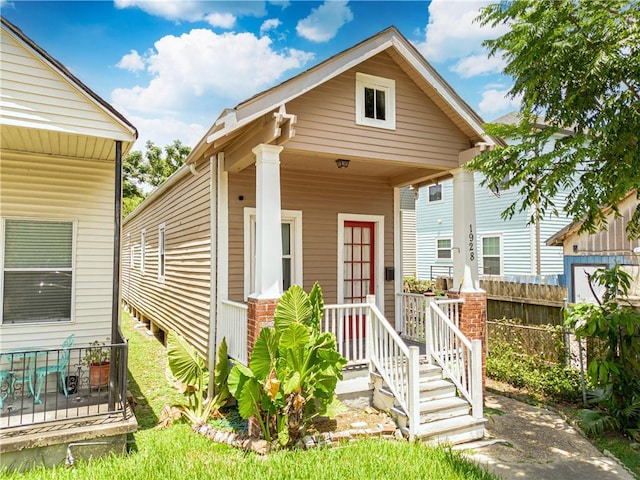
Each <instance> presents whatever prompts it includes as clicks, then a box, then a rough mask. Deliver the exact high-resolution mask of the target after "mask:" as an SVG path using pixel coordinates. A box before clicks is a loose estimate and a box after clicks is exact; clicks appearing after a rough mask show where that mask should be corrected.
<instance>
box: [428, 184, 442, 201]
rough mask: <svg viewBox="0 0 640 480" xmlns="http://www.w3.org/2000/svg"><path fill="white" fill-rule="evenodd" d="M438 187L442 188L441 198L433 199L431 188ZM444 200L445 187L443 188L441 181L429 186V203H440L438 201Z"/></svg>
mask: <svg viewBox="0 0 640 480" xmlns="http://www.w3.org/2000/svg"><path fill="white" fill-rule="evenodd" d="M436 187H438V188H440V200H431V189H432V188H436ZM443 200H444V188H442V184H441V183H435V184H433V185H429V186H428V187H427V203H438V202H442V201H443Z"/></svg>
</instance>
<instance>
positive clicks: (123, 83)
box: [0, 0, 518, 149]
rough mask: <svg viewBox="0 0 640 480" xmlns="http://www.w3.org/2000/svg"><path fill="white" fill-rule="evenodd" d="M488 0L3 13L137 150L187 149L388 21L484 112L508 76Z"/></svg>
mask: <svg viewBox="0 0 640 480" xmlns="http://www.w3.org/2000/svg"><path fill="white" fill-rule="evenodd" d="M486 3H488V1H486V0H433V1H431V2H429V1H407V2H405V1H380V0H379V1H342V0H332V1H325V2H316V1H217V2H202V1H188V0H184V1H170V0H156V1H151V0H115V1H88V2H85V1H70V2H64V1H52V2H39V1H8V0H0V7H1V9H2V15H3V16H5V17H6V18H7V19H8V20H9V21H11V22H12V23H13V24H15V25H16V26H17V27H18V28H20V29H22V31H23V32H24V33H25V34H26V35H27V36H28V37H30V38H31V39H32V40H34V41H35V42H36V43H38V44H39V45H40V46H41V47H42V48H44V49H45V50H46V51H47V52H49V54H51V55H52V56H53V57H54V58H56V59H57V60H59V61H60V62H62V63H63V64H64V65H65V66H66V67H67V68H68V69H69V70H71V71H72V72H73V73H74V75H76V76H77V77H78V78H79V79H80V80H82V81H83V82H84V83H85V84H86V85H88V86H89V87H90V88H91V89H92V90H94V91H95V92H96V93H97V94H98V95H100V96H101V97H102V98H104V99H105V100H107V101H108V102H110V103H111V104H112V105H113V106H114V107H115V108H116V109H118V110H119V111H120V112H121V113H123V114H124V115H125V116H126V117H127V118H128V119H129V120H130V121H131V122H132V123H133V124H134V125H135V126H136V127H137V128H138V131H139V133H140V138H139V141H138V143H137V144H136V146H135V148H138V149H142V148H143V147H144V143H145V142H146V141H147V140H152V141H154V142H155V143H156V144H157V145H160V146H164V145H166V144H169V143H171V142H172V141H173V140H175V139H179V140H182V141H183V143H185V144H188V145H191V146H193V145H194V144H195V143H196V142H197V141H198V140H199V139H200V138H201V137H202V135H203V134H204V133H205V131H206V130H207V129H208V127H209V126H210V125H211V124H212V123H213V122H214V121H215V120H216V118H217V117H218V115H219V114H220V113H221V112H222V110H223V109H224V108H227V107H234V106H235V105H236V104H237V103H239V102H240V101H242V100H244V99H246V98H248V97H250V96H252V95H254V94H256V93H258V92H260V91H262V90H265V89H267V88H269V87H271V86H273V85H276V84H278V83H280V82H282V81H283V80H286V79H287V78H290V77H292V76H294V75H295V74H297V73H299V72H301V71H304V70H306V69H307V68H309V67H311V66H313V65H316V64H317V63H319V62H321V61H323V60H325V59H327V58H328V57H330V56H332V55H334V54H336V53H339V52H341V51H342V50H344V49H346V48H349V47H351V46H352V45H354V44H356V43H358V42H360V41H362V40H364V39H366V38H368V37H370V36H372V35H374V34H376V33H377V32H379V31H381V30H383V29H385V28H387V27H389V26H391V25H394V26H395V27H397V28H398V30H400V32H402V34H403V35H404V36H405V37H407V38H408V39H409V40H410V41H411V42H412V43H413V44H414V45H415V46H416V47H417V48H418V49H419V50H420V51H421V52H422V53H423V55H424V56H425V57H426V58H427V60H428V61H429V62H430V63H431V64H432V65H433V66H434V67H435V68H436V69H437V70H438V72H439V73H440V74H441V75H442V76H443V77H444V78H445V79H446V80H447V82H449V83H450V84H451V86H452V87H453V88H454V89H455V90H456V91H457V92H458V93H459V94H460V95H461V96H462V98H463V99H464V100H465V101H466V102H467V103H468V104H469V105H470V106H471V107H472V108H473V109H475V110H476V111H477V112H478V113H479V114H480V115H481V116H482V117H483V118H484V119H486V120H492V119H494V118H497V117H498V116H500V115H502V114H504V113H507V112H509V111H512V110H514V109H515V108H517V106H518V102H517V100H513V99H510V98H508V97H507V96H505V94H506V92H507V91H508V89H509V88H510V86H511V84H512V81H511V79H509V78H508V77H505V76H504V75H502V74H501V73H500V72H501V70H502V67H503V65H502V61H501V59H499V58H492V59H489V58H488V57H487V55H486V51H485V50H484V49H483V48H482V46H481V43H482V40H483V39H485V38H491V37H495V36H497V35H499V34H500V33H501V32H500V31H492V30H489V29H487V28H481V27H480V26H479V25H478V24H477V23H475V22H473V19H474V18H475V17H476V15H477V12H478V10H479V9H480V8H481V7H482V6H483V5H485V4H486Z"/></svg>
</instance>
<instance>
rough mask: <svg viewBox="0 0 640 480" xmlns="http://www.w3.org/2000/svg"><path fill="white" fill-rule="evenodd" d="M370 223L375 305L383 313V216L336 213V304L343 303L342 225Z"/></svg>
mask: <svg viewBox="0 0 640 480" xmlns="http://www.w3.org/2000/svg"><path fill="white" fill-rule="evenodd" d="M345 222H371V223H374V224H375V228H374V230H375V232H374V235H375V242H376V246H375V256H376V258H375V267H374V268H375V285H376V286H375V292H374V295H375V296H376V305H377V306H378V308H379V309H380V311H381V312H383V313H384V215H361V214H357V213H338V275H337V277H338V285H337V286H338V289H337V290H338V304H343V303H344V267H343V263H344V224H345Z"/></svg>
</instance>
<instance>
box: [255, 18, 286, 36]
mask: <svg viewBox="0 0 640 480" xmlns="http://www.w3.org/2000/svg"><path fill="white" fill-rule="evenodd" d="M280 25H282V22H281V21H280V20H279V19H277V18H269V19H268V20H265V21H264V22H262V25H260V35H264V34H265V32H268V31H269V30H276V29H277V28H278V27H279V26H280Z"/></svg>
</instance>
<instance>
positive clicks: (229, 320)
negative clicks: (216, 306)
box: [218, 300, 249, 365]
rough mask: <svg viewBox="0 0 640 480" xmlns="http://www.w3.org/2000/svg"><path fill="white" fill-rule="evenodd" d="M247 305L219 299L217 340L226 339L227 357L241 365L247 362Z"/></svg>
mask: <svg viewBox="0 0 640 480" xmlns="http://www.w3.org/2000/svg"><path fill="white" fill-rule="evenodd" d="M247 309H248V307H247V305H246V304H244V303H238V302H232V301H231V300H221V301H220V318H219V320H218V342H220V341H222V337H225V338H226V339H227V348H228V354H229V357H231V358H233V359H234V360H237V361H239V362H240V363H242V364H243V365H247V364H248V363H249V359H248V358H247Z"/></svg>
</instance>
